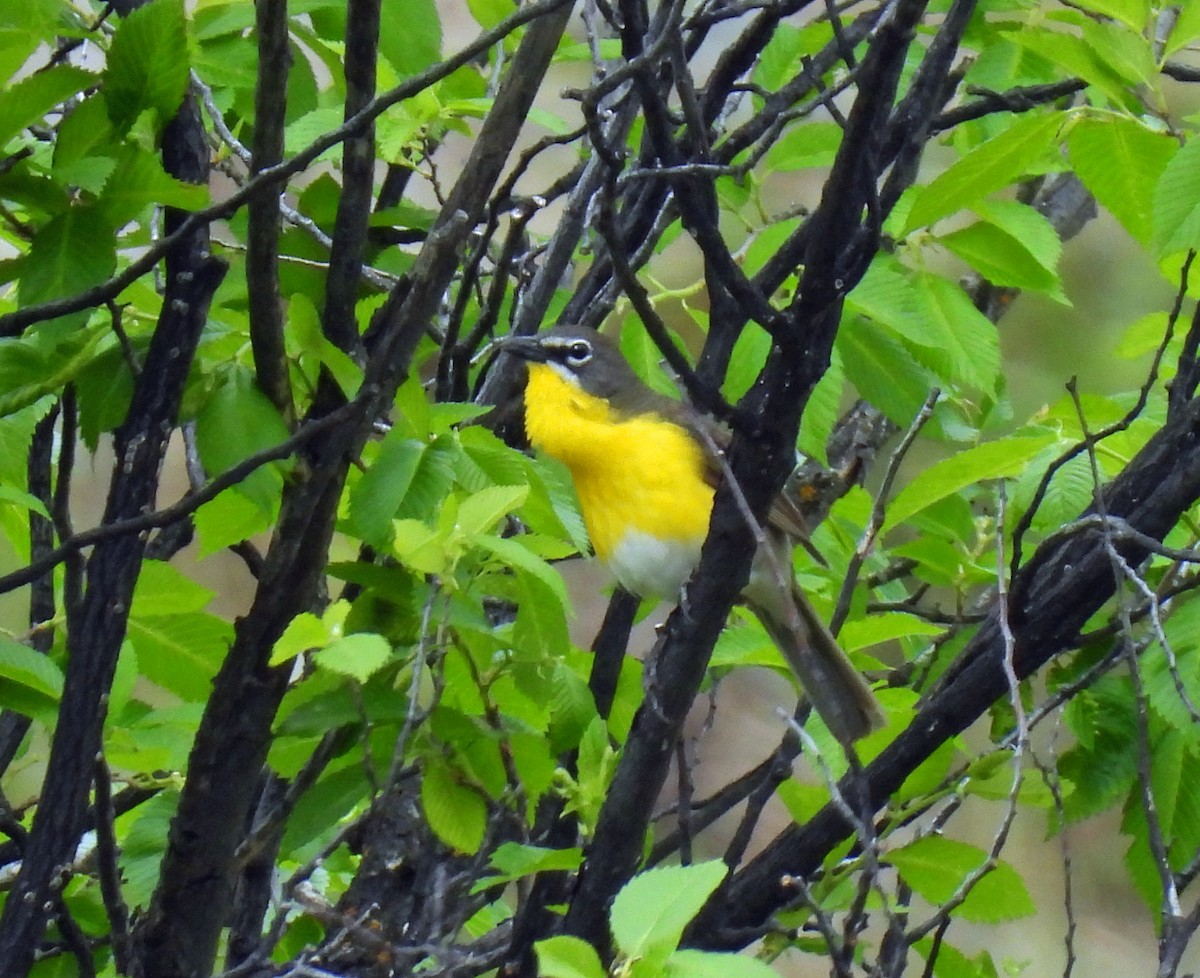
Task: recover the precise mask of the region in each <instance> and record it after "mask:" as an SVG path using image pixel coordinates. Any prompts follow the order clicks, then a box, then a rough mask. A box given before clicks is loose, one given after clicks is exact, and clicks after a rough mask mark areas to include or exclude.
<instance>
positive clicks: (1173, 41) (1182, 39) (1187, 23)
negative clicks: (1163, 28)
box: [1163, 3, 1200, 58]
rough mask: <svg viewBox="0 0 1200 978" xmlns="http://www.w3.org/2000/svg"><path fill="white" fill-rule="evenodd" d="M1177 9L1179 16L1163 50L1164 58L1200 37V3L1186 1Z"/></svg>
mask: <svg viewBox="0 0 1200 978" xmlns="http://www.w3.org/2000/svg"><path fill="white" fill-rule="evenodd" d="M1175 9H1176V10H1177V11H1178V14H1179V16H1178V17H1177V18H1176V20H1175V25H1174V26H1173V27H1172V28H1171V33H1170V34H1169V35H1168V37H1167V46H1166V48H1165V50H1164V51H1163V57H1164V58H1169V57H1170V56H1171V55H1173V54H1175V53H1176V52H1177V51H1181V50H1183V49H1184V48H1185V47H1187V46H1188V45H1189V44H1191V43H1192V42H1193V41H1195V40H1196V38H1198V37H1200V5H1197V4H1194V3H1184V4H1180V5H1179V6H1178V7H1177V8H1175Z"/></svg>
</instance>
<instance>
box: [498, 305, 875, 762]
mask: <svg viewBox="0 0 1200 978" xmlns="http://www.w3.org/2000/svg"><path fill="white" fill-rule="evenodd" d="M501 349H503V350H504V351H506V352H508V353H510V354H514V355H515V356H518V357H521V358H522V359H524V360H525V361H527V366H528V381H527V382H526V386H525V398H524V400H525V406H524V411H525V431H526V434H527V436H528V438H529V442H530V444H532V445H533V447H534V448H535V449H537V450H538V451H541V452H544V453H546V454H547V455H549V456H551V457H553V458H556V459H558V460H559V461H561V462H562V463H563V464H565V465H566V467H567V468H568V470H569V471H570V473H571V477H572V479H573V481H574V483H575V491H576V494H577V495H578V497H579V506H580V509H581V511H582V514H583V521H584V525H585V526H586V527H587V531H588V536H589V538H590V540H591V543H592V547H593V549H594V550H595V552H596V556H597V557H598V558H599V559H600V561H601V562H602V563H604V564H605V565H606V566H607V567H608V569H609V570H610V572H611V573H612V574H613V576H614V577H615V578H616V579H617V581H618V582H619V583H620V584H621V585H622V586H623V587H624V588H626V589H627V590H629V591H632V592H633V593H634V594H637V595H640V596H642V597H655V598H662V599H666V600H671V601H674V600H678V598H679V595H680V591H681V590H682V588H683V585H684V583H685V582H686V581H687V579H688V578H689V577H690V576H691V574H692V571H693V570H695V568H696V565H697V563H698V562H699V560H700V549H701V546H702V545H703V543H704V538H705V537H706V536H707V534H708V524H709V519H710V517H711V516H712V507H713V497H714V494H715V491H716V486H717V485H718V484H719V482H720V479H721V468H720V465H719V464H718V460H717V458H716V456H715V449H716V446H717V445H718V444H719V443H720V442H721V441H722V440H724V433H723V432H721V431H720V430H719V429H717V427H716V426H715V424H712V423H711V422H710V421H709V420H708V419H707V418H705V417H704V416H703V415H701V414H699V413H698V412H696V411H694V410H692V409H691V408H690V407H688V406H687V405H685V404H683V403H681V402H679V401H675V400H672V399H671V398H669V397H665V396H664V395H662V394H659V393H658V392H656V391H654V390H652V389H651V388H650V387H648V386H647V385H646V384H645V383H643V382H642V380H641V378H639V377H638V376H637V374H635V373H634V371H633V368H632V367H630V365H629V363H628V362H627V361H626V360H625V358H624V356H622V354H621V351H620V350H619V349H618V348H617V346H616V344H615V343H613V341H612V340H610V339H609V338H608V337H606V336H603V335H601V334H599V333H597V332H595V331H594V330H590V329H587V328H586V327H579V326H556V327H554V328H553V329H549V330H546V331H544V332H542V333H539V334H537V335H536V336H529V337H509V338H508V339H506V340H504V341H503V342H502V344H501ZM793 514H794V507H790V508H789V506H788V504H787V502H786V500H783V499H781V500H780V501H779V502H778V503H777V505H776V506H775V507H774V509H773V511H772V514H771V519H770V525H769V526H768V527H767V528H766V543H765V544H764V545H763V546H762V547H760V551H759V553H758V554H757V555H756V557H755V561H754V567H753V570H752V572H751V577H750V583H749V584H748V585H747V586H746V589H745V591H744V592H743V595H742V597H743V600H744V601H745V603H746V605H747V606H748V607H749V608H750V609H751V610H752V611H753V612H754V613H755V614H756V615H757V616H758V618H759V620H760V621H761V622H762V623H763V626H764V627H765V628H766V630H767V632H768V633H769V634H770V635H771V638H772V639H773V640H774V641H775V643H776V644H777V645H778V646H779V649H780V651H781V652H782V653H783V656H784V658H785V659H786V660H787V662H788V664H789V666H791V668H792V670H793V671H794V672H795V674H796V676H797V678H798V679H799V680H800V682H801V684H802V685H803V687H804V689H805V692H806V693H807V694H808V697H809V699H810V700H811V701H812V704H813V706H814V707H815V708H816V710H817V712H818V713H819V714H820V715H821V718H822V719H823V720H824V721H825V724H826V725H827V726H828V727H829V729H830V730H831V731H832V732H833V734H834V735H835V736H836V737H837V738H838V739H839V740H840V741H842V742H843V743H850V742H852V741H854V740H857V739H858V738H860V737H863V736H865V735H866V734H868V733H870V732H871V731H872V730H873V729H875V728H876V727H879V726H881V725H882V723H883V713H882V711H881V709H880V707H879V704H878V702H877V701H876V699H875V696H874V694H873V693H872V692H871V688H870V686H868V685H867V682H866V680H865V679H864V678H863V677H862V676H861V675H860V674H859V672H858V670H857V669H855V668H854V665H853V664H852V663H851V662H850V660H849V658H847V656H846V653H845V652H843V651H842V649H841V648H840V647H839V646H838V644H837V641H836V640H835V639H834V637H833V636H832V635H831V634H830V632H829V629H828V628H826V626H825V624H824V623H823V622H822V621H821V619H820V618H819V617H818V616H817V614H816V612H815V611H813V609H812V606H811V605H810V604H809V603H808V600H807V599H806V598H805V597H804V594H803V593H802V592H801V590H800V588H799V586H798V585H797V584H796V583H795V581H794V579H793V577H792V574H791V566H792V564H791V548H792V545H793V543H794V539H793V537H792V534H794V533H796V532H797V531H798V529H799V524H798V520H796V519H794V518H793ZM767 548H770V549H771V550H772V551H773V553H770V554H768V553H766V552H764V551H765V550H766V549H767ZM780 567H782V568H783V569H784V572H783V574H781V573H780ZM784 574H786V580H785V579H783V576H784Z"/></svg>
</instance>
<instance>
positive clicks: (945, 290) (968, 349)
mask: <svg viewBox="0 0 1200 978" xmlns="http://www.w3.org/2000/svg"><path fill="white" fill-rule="evenodd" d="M916 285H917V289H918V292H919V294H920V295H921V297H922V299H924V300H925V307H924V308H925V314H926V327H927V330H928V334H927V335H928V336H929V337H930V338H931V339H933V340H934V342H933V343H932V344H930V345H929V346H928V347H927V349H926V350H922V351H920V352H919V353H918V354H917V356H918V359H920V360H921V361H922V362H923V363H926V364H927V365H929V366H932V367H933V368H934V369H935V370H937V372H938V376H939V377H940V378H944V381H945V382H947V383H951V384H954V385H955V386H956V387H957V386H966V387H970V388H973V389H975V390H977V391H981V392H983V393H985V394H991V393H994V392H995V390H996V383H997V381H998V380H999V378H1000V338H999V335H998V334H997V332H996V327H995V326H993V325H992V323H991V322H990V321H989V320H988V318H987V317H986V316H984V315H983V313H981V312H980V311H979V310H978V309H976V308H975V305H974V303H972V302H971V299H970V297H968V296H967V294H966V293H965V292H964V291H963V290H962V288H961V287H960V286H959V285H958V284H956V283H954V282H950V281H947V280H946V279H944V278H942V277H941V276H940V275H921V276H919V277H918V278H917V281H916Z"/></svg>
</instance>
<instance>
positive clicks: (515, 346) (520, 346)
mask: <svg viewBox="0 0 1200 978" xmlns="http://www.w3.org/2000/svg"><path fill="white" fill-rule="evenodd" d="M499 345H500V350H501V352H503V353H511V354H512V355H513V356H514V357H520V358H521V359H522V360H530V361H532V362H533V363H545V362H546V361H547V360H548V359H550V357H549V356H548V355H547V353H546V348H545V347H544V346H542V344H541V343H540V342H539V341H538V338H537V337H536V336H506V337H505V338H504V339H502V340H501V341H500V344H499Z"/></svg>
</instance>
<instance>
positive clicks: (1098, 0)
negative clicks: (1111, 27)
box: [1079, 0, 1150, 34]
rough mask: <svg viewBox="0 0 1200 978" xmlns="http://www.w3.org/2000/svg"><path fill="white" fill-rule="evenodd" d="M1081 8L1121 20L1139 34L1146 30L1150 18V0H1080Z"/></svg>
mask: <svg viewBox="0 0 1200 978" xmlns="http://www.w3.org/2000/svg"><path fill="white" fill-rule="evenodd" d="M1079 6H1080V7H1082V8H1083V9H1084V10H1094V11H1095V12H1096V13H1098V14H1102V15H1103V16H1105V17H1112V18H1113V19H1114V20H1119V21H1120V22H1121V23H1123V24H1125V25H1126V26H1127V27H1131V28H1133V30H1135V31H1137V32H1138V33H1139V34H1140V33H1141V32H1142V31H1143V30H1145V29H1146V19H1147V18H1148V17H1149V16H1150V0H1080V2H1079Z"/></svg>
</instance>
